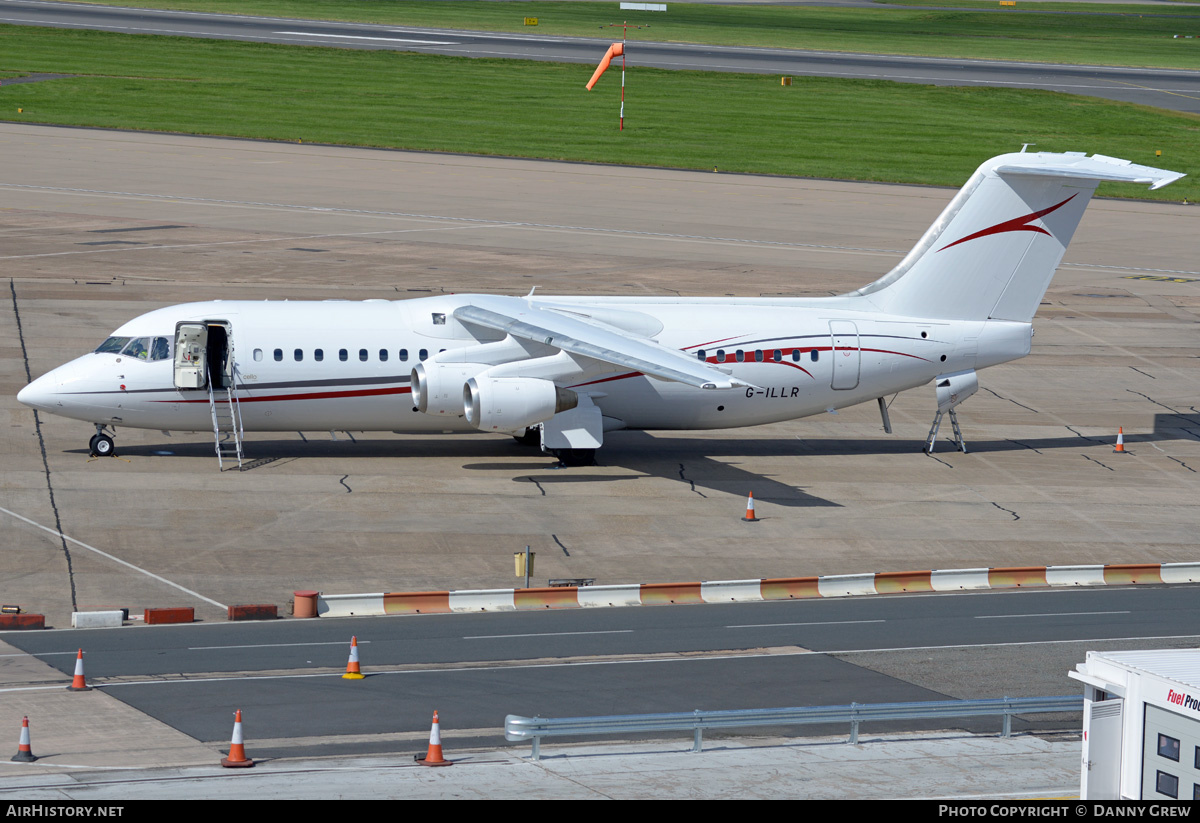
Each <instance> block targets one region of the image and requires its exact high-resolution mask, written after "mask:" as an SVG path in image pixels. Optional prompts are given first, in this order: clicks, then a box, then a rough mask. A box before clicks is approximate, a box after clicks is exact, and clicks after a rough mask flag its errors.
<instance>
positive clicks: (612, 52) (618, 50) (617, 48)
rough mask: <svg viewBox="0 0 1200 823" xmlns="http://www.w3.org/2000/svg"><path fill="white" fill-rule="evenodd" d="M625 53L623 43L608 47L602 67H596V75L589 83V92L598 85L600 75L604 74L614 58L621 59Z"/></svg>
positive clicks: (601, 63)
mask: <svg viewBox="0 0 1200 823" xmlns="http://www.w3.org/2000/svg"><path fill="white" fill-rule="evenodd" d="M624 53H625V46H624V44H622V43H613V44H612V45H611V46H609V47H608V51H606V52H605V53H604V59H603V60H601V61H600V65H599V66H596V73H595V74H593V75H592V79H591V80H589V81H588V84H587V90H588V91H591V90H592V86H594V85H596V81H597V80H599V79H600V75H602V74H604V71H605V69H607V68H608V64H609V63H611V62H612V59H613V58H614V57H620V56H621V55H622V54H624Z"/></svg>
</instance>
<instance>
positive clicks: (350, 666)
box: [342, 637, 365, 680]
mask: <svg viewBox="0 0 1200 823" xmlns="http://www.w3.org/2000/svg"><path fill="white" fill-rule="evenodd" d="M363 677H365V675H364V674H363V673H362V672H361V671H360V670H359V668H358V638H357V637H351V638H350V660H349V662H348V663H346V673H345V674H343V675H342V679H343V680H362V679H363Z"/></svg>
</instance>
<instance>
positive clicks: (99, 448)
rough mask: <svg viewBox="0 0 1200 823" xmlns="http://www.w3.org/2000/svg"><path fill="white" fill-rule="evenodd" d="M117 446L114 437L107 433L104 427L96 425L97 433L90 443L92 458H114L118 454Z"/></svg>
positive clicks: (89, 449) (89, 448)
mask: <svg viewBox="0 0 1200 823" xmlns="http://www.w3.org/2000/svg"><path fill="white" fill-rule="evenodd" d="M116 448H117V447H116V444H115V443H113V439H112V437H111V436H110V435H109V434H108V433H107V432H105V430H104V426H103V425H102V424H100V423H97V424H96V433H95V434H93V435H92V439H91V440H89V441H88V451H89V453H90V454H91V456H92V457H112V456H113V455H114V454H116Z"/></svg>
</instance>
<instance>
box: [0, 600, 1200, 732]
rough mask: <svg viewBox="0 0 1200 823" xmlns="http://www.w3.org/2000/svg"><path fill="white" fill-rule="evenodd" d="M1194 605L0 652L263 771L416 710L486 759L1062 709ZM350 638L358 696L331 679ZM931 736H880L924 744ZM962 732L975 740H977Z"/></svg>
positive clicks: (70, 636)
mask: <svg viewBox="0 0 1200 823" xmlns="http://www.w3.org/2000/svg"><path fill="white" fill-rule="evenodd" d="M1195 595H1196V590H1195V589H1194V588H1192V587H1172V588H1131V589H1111V590H1109V589H1102V590H1072V591H1038V592H1007V593H988V594H983V593H976V594H963V595H933V596H911V595H909V596H898V597H879V598H866V599H861V598H849V599H844V600H820V601H793V602H771V603H752V604H729V605H726V606H711V605H710V606H688V607H673V608H640V609H637V608H634V609H582V610H578V611H565V612H564V611H560V612H508V613H496V614H489V615H477V614H463V615H430V616H424V617H408V618H363V619H349V618H348V619H338V620H329V619H326V620H309V621H294V620H293V621H275V622H270V623H244V624H212V625H205V626H187V627H154V628H149V627H147V628H145V629H128V628H127V629H122V630H112V631H97V630H91V631H57V632H46V633H41V632H37V633H8V634H7V636H6V637H5V640H6V641H7V642H8V643H10V644H12V645H14V646H16V647H18V648H20V649H22V650H24V651H27V652H29V653H31V654H34V655H36V656H37V657H39V658H40V659H42V660H43V661H45V662H47V663H49V664H51V665H52V666H54V667H56V668H58V669H59V670H60V671H61V672H62V673H63V674H64V676H68V675H70V674H71V673H72V672H73V669H74V663H75V652H76V650H77V649H78V648H79V647H84V648H85V649H86V654H85V662H86V669H87V673H88V677H89V682H90V683H92V684H93V685H100V686H103V687H104V688H105V690H106V692H107V693H108V694H110V695H112V696H113V697H115V698H117V699H118V700H121V701H122V702H124V703H126V704H128V705H130V706H132V707H134V708H136V709H138V710H139V711H142V712H145V713H146V714H148V715H150V716H152V717H155V718H157V719H159V720H161V721H163V722H164V723H166V724H168V725H170V726H171V727H173V728H175V729H177V730H179V731H182V732H184V733H185V734H187V735H190V736H191V737H193V738H195V739H197V740H201V741H220V740H222V739H223V738H225V737H227V735H228V733H229V729H228V726H229V722H228V715H229V712H230V711H232V710H233V709H234V708H240V709H242V710H243V712H245V713H246V715H247V717H253V718H254V720H253V722H254V728H255V735H256V737H257V738H259V739H260V740H267V741H274V742H273V743H272V742H268V743H265V744H259V746H258V750H259V751H260V753H261V754H262V755H264V756H266V755H270V754H272V753H274V754H276V755H280V754H290V755H300V754H316V753H324V754H367V753H380V752H390V751H396V750H401V751H403V750H405V749H406V748H413V743H412V740H414V739H419V737H420V735H421V734H422V733H424V732H426V731H427V730H428V726H429V718H430V716H431V714H432V711H433V710H434V709H437V710H438V711H439V712H440V714H441V716H442V717H443V718H444V722H447V723H452V724H453V726H454V727H455V728H457V729H460V730H461V729H467V730H473V732H472V734H470V735H469V738H470V739H472V740H475V741H478V742H487V741H490V742H495V741H496V740H497V739H498V737H499V732H498V730H499V729H500V727H501V726H502V725H503V718H504V716H505V715H507V714H519V715H528V716H532V715H541V716H548V717H555V716H558V717H561V716H578V715H597V714H626V713H648V712H666V711H689V710H691V709H696V708H703V709H733V708H768V707H779V706H788V705H840V704H845V703H849V702H851V701H855V702H860V703H880V702H892V701H920V700H938V699H946V698H947V697H957V698H969V697H1004V696H1029V695H1045V694H1071V693H1074V691H1075V688H1074V684H1073V683H1072V681H1070V680H1068V679H1067V677H1066V672H1067V670H1069V669H1070V668H1072V667H1073V665H1074V663H1076V662H1082V660H1083V654H1084V649H1088V648H1096V647H1097V646H1098V645H1103V644H1106V643H1112V642H1116V643H1117V644H1118V645H1120V644H1121V643H1122V642H1124V641H1132V642H1133V643H1134V644H1135V645H1137V644H1140V645H1143V646H1144V645H1146V644H1147V643H1148V642H1149V644H1150V645H1161V644H1163V643H1164V642H1167V643H1171V642H1174V643H1179V642H1181V641H1182V642H1194V637H1193V638H1187V634H1188V633H1189V632H1194V631H1195V627H1196V626H1197V625H1198V621H1200V602H1198V601H1197V598H1196V596H1195ZM351 635H355V636H357V637H358V641H359V649H360V657H361V659H362V665H363V670H364V672H365V673H366V674H367V675H368V676H367V678H366V680H364V681H359V682H351V681H345V680H343V679H342V678H341V677H340V674H341V673H342V672H343V671H344V670H345V665H346V660H347V657H348V651H349V646H348V641H349V637H350V636H351ZM1147 638H1155V640H1153V641H1148V640H1147ZM1077 641H1087V642H1086V643H1080V642H1077ZM964 654H973V655H976V656H977V658H979V657H983V658H987V659H988V661H989V663H988V665H987V666H986V667H984V668H986V669H987V670H990V671H991V672H992V675H991V676H989V677H985V678H980V676H979V669H980V667H979V666H978V665H976V666H974V667H972V668H973V669H974V671H973V672H972V674H971V675H970V680H969V681H968V682H969V685H964V684H963V683H962V682H960V680H959V677H960V675H961V674H963V672H961V671H960V669H962V668H964V667H962V666H961V662H962V656H963V655H964ZM1044 722H1046V721H1042V720H1040V719H1039V720H1035V721H1032V723H1030V722H1028V721H1027V722H1026V723H1025V724H1023V725H1021V726H1019V727H1018V728H1034V727H1040V726H1035V725H1033V724H1043V725H1044ZM1049 722H1050V723H1051V726H1052V727H1053V721H1049ZM1059 722H1060V723H1061V721H1059ZM931 723H932V722H929V723H925V724H921V723H920V722H916V723H905V724H894V726H890V727H889V729H888V730H889V731H900V730H907V729H910V728H922V727H934V726H937V725H939V724H938V723H932V725H931ZM940 725H944V721H942V722H941V723H940ZM962 726H963V727H964V728H967V729H969V730H971V731H975V732H989V731H990V732H994V731H995V730H996V728H995V727H996V721H993V720H987V719H984V720H972V721H963V723H962ZM798 731H799V732H800V733H803V734H837V733H839V731H842V730H838V729H831V728H825V727H812V728H806V729H803V730H798ZM406 733H408V735H407V736H406ZM355 735H357V736H361V737H360V739H354V740H349V739H347V738H348V737H352V736H355ZM396 735H400V737H399V738H397V737H396ZM323 737H325V738H331V737H332V738H336V741H335V742H333V743H330V742H329V741H324V742H322V741H321V740H320V738H323Z"/></svg>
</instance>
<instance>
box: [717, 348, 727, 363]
mask: <svg viewBox="0 0 1200 823" xmlns="http://www.w3.org/2000/svg"><path fill="white" fill-rule="evenodd" d="M717 362H718V363H724V362H725V350H724V349H717Z"/></svg>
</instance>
